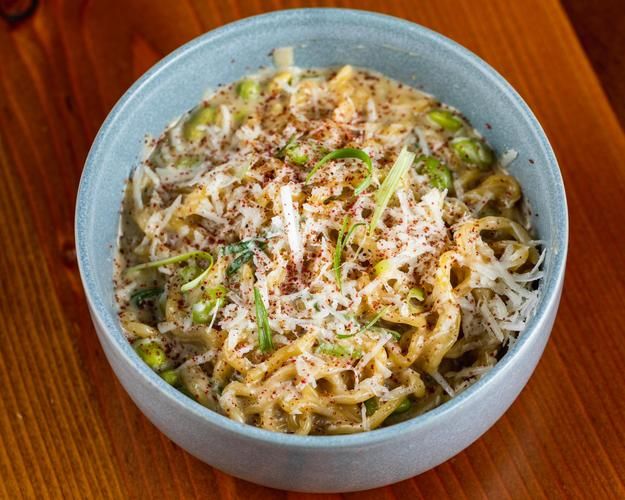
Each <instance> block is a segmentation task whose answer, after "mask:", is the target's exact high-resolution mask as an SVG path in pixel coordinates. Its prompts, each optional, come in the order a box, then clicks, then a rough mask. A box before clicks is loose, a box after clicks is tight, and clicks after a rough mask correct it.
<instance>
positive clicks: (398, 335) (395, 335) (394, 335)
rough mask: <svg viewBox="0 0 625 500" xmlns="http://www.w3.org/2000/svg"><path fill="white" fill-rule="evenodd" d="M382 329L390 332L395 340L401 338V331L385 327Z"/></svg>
mask: <svg viewBox="0 0 625 500" xmlns="http://www.w3.org/2000/svg"><path fill="white" fill-rule="evenodd" d="M384 331H386V332H388V333H390V334H391V335H392V336H393V338H394V339H395V340H397V341H399V340H401V333H399V332H396V331H395V330H389V329H387V328H385V329H384Z"/></svg>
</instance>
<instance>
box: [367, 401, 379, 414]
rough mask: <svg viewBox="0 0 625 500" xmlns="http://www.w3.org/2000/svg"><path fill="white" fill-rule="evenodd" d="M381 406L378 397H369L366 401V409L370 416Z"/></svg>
mask: <svg viewBox="0 0 625 500" xmlns="http://www.w3.org/2000/svg"><path fill="white" fill-rule="evenodd" d="M379 406H380V403H379V401H378V398H376V397H372V398H371V399H367V401H365V410H366V412H367V416H368V417H370V416H371V415H373V414H374V413H375V411H376V410H377V409H378V407H379Z"/></svg>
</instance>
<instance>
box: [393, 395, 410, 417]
mask: <svg viewBox="0 0 625 500" xmlns="http://www.w3.org/2000/svg"><path fill="white" fill-rule="evenodd" d="M411 406H412V403H411V402H410V400H409V399H408V398H405V399H404V400H403V401H402V402H401V403H399V406H398V407H397V408H395V411H394V412H393V413H394V414H397V413H404V412H407V411H408V410H410V407H411Z"/></svg>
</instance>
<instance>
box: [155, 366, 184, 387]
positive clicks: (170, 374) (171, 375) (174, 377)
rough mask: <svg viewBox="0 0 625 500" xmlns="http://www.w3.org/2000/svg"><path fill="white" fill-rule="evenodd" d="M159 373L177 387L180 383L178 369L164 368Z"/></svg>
mask: <svg viewBox="0 0 625 500" xmlns="http://www.w3.org/2000/svg"><path fill="white" fill-rule="evenodd" d="M159 375H160V376H161V378H162V379H163V380H164V381H165V382H167V383H168V384H169V385H173V386H174V387H175V386H177V385H178V384H180V376H179V375H178V372H177V371H176V370H171V369H170V370H164V371H162V372H161V373H160V374H159Z"/></svg>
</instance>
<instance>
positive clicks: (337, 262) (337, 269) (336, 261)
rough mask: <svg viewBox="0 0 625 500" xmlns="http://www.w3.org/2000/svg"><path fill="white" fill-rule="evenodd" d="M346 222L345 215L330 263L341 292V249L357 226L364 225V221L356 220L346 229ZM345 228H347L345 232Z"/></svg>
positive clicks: (347, 219)
mask: <svg viewBox="0 0 625 500" xmlns="http://www.w3.org/2000/svg"><path fill="white" fill-rule="evenodd" d="M348 222H349V218H348V217H347V216H345V218H344V219H343V225H342V226H341V229H340V231H339V235H338V237H337V239H336V247H335V248H334V256H333V259H332V260H333V262H332V265H333V267H334V276H335V277H336V284H337V285H338V286H339V290H340V291H341V292H343V280H342V277H341V260H342V256H343V249H344V248H345V245H347V242H348V241H349V238H350V237H351V236H352V234H354V231H355V230H356V229H357V228H358V226H364V225H365V223H364V222H357V223H356V224H353V225H352V227H350V228H349V230H347V224H348ZM346 230H347V234H345V231H346Z"/></svg>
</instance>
